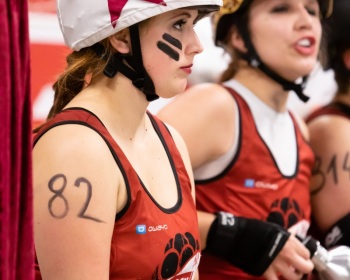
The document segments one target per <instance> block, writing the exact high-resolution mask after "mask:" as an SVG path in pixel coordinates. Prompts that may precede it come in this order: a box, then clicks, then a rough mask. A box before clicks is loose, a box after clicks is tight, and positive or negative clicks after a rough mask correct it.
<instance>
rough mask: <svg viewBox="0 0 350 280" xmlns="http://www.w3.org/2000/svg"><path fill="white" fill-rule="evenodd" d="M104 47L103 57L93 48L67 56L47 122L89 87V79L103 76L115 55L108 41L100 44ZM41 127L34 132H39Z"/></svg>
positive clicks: (54, 85) (55, 88) (55, 89)
mask: <svg viewBox="0 0 350 280" xmlns="http://www.w3.org/2000/svg"><path fill="white" fill-rule="evenodd" d="M100 44H101V45H102V46H103V47H104V50H105V51H104V53H103V54H102V55H100V54H97V53H96V52H95V51H94V50H93V48H92V47H88V48H84V49H81V50H80V51H73V52H72V53H70V54H69V55H68V56H67V59H66V61H67V67H66V69H65V70H64V72H63V73H62V74H61V75H60V76H59V77H58V79H57V81H56V82H55V83H54V84H53V90H54V92H55V96H54V102H53V105H52V107H51V109H50V112H49V114H48V116H47V120H48V119H50V118H52V117H54V116H55V115H56V114H57V113H59V112H60V111H62V109H63V108H64V107H65V106H66V105H67V104H68V103H69V102H70V101H71V100H72V99H73V98H74V97H75V96H76V95H77V94H78V93H79V92H80V91H81V90H82V89H83V88H84V87H86V86H87V85H88V81H87V80H88V78H89V80H90V79H93V78H94V77H96V76H97V75H99V74H101V73H102V72H103V70H104V68H105V67H106V65H107V63H108V61H109V60H110V59H111V57H112V55H113V50H114V49H113V47H112V46H111V45H110V43H109V40H108V39H104V40H103V41H101V42H100ZM40 128H41V126H39V127H37V128H35V129H34V130H33V132H38V131H39V129H40Z"/></svg>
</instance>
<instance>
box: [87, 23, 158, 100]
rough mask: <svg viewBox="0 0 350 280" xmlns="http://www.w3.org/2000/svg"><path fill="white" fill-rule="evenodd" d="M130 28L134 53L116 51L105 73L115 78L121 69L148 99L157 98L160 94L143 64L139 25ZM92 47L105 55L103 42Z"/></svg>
mask: <svg viewBox="0 0 350 280" xmlns="http://www.w3.org/2000/svg"><path fill="white" fill-rule="evenodd" d="M129 30H130V38H131V47H132V54H131V55H122V54H120V53H115V54H114V55H113V56H112V58H111V59H110V60H109V61H108V63H107V65H106V67H105V69H104V71H103V73H104V74H105V75H106V76H107V77H109V78H113V77H114V76H115V75H116V74H117V73H118V71H119V72H120V73H122V74H123V75H124V76H125V77H127V78H129V79H130V80H131V81H132V84H133V85H134V86H135V87H136V88H138V89H139V90H140V91H142V92H143V93H144V94H145V96H146V98H147V100H148V101H153V100H156V99H158V98H159V96H158V95H157V94H156V93H155V87H154V84H153V81H152V79H151V78H150V76H149V75H148V73H147V71H146V69H145V67H144V66H143V60H142V53H141V44H140V35H139V28H138V25H137V24H135V25H132V26H130V27H129ZM92 49H93V50H94V52H95V53H96V54H97V55H99V56H101V57H103V54H104V51H105V50H104V47H103V46H102V45H101V44H99V43H96V44H95V45H93V46H92ZM125 61H126V62H127V64H126V63H125Z"/></svg>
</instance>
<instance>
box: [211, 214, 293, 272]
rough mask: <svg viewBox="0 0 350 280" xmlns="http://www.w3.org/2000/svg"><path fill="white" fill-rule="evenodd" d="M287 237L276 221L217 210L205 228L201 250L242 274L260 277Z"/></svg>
mask: <svg viewBox="0 0 350 280" xmlns="http://www.w3.org/2000/svg"><path fill="white" fill-rule="evenodd" d="M289 236H290V234H289V233H288V232H287V231H286V230H285V229H283V228H282V227H280V226H278V225H276V224H272V223H269V222H265V221H260V220H255V219H248V218H243V217H235V216H233V215H232V214H230V213H225V212H218V213H217V217H216V219H215V220H214V222H213V223H212V225H211V227H210V229H209V233H208V237H207V246H206V249H205V251H206V252H208V253H210V254H213V255H216V256H218V257H221V258H223V259H225V260H226V261H228V262H229V263H231V264H232V265H234V266H237V267H238V268H240V269H242V270H243V271H245V272H246V273H249V274H251V275H255V276H261V275H262V274H263V273H264V272H265V270H266V269H267V268H268V267H269V266H270V264H271V262H272V261H273V260H274V259H275V257H276V256H277V255H278V253H279V252H280V251H281V250H282V248H283V246H284V244H285V243H286V241H287V239H288V238H289Z"/></svg>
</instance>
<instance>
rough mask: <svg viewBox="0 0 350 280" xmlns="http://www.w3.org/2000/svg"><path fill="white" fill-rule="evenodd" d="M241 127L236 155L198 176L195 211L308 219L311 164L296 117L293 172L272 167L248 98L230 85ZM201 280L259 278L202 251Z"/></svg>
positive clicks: (289, 222) (288, 222)
mask: <svg viewBox="0 0 350 280" xmlns="http://www.w3.org/2000/svg"><path fill="white" fill-rule="evenodd" d="M227 90H228V91H229V92H230V93H231V94H232V96H233V97H234V99H235V100H236V103H237V107H238V111H239V120H240V124H239V127H240V130H239V139H238V148H237V152H236V155H235V156H234V158H233V159H232V161H231V162H230V164H229V165H228V166H227V167H226V168H225V169H224V171H222V172H221V173H220V174H219V175H217V176H215V177H214V178H210V179H206V180H200V181H197V180H196V200H197V209H198V210H200V211H205V212H209V213H215V212H217V211H225V212H229V213H232V214H234V215H236V216H242V217H247V218H255V219H259V220H264V221H269V222H274V223H277V224H279V225H281V226H283V227H284V228H286V229H287V228H290V227H291V226H293V225H295V224H296V223H298V222H307V224H308V225H309V221H310V211H311V207H310V195H309V180H310V176H311V170H312V166H313V162H314V156H313V153H312V150H311V148H310V146H309V145H308V144H307V143H306V141H305V140H304V138H303V136H302V134H301V132H300V130H299V128H298V125H297V123H296V121H295V120H294V118H293V117H292V115H291V117H292V121H293V124H294V129H295V136H296V143H297V151H298V156H297V165H296V169H295V172H294V174H292V175H291V176H285V175H283V174H282V173H281V171H280V169H279V168H278V166H277V165H276V161H275V159H274V158H273V156H272V153H271V151H270V150H269V148H268V146H267V145H266V143H265V142H264V140H263V139H262V138H261V136H260V134H259V132H258V130H257V127H256V124H255V122H254V118H253V115H252V112H251V110H250V108H249V106H248V104H247V102H246V101H245V100H244V99H243V98H242V97H241V96H240V95H239V94H238V93H236V92H235V91H234V90H233V89H231V88H227ZM199 273H200V279H201V280H209V279H210V280H223V279H261V278H259V277H254V276H251V275H248V274H246V273H244V272H243V271H242V270H240V269H238V268H236V267H234V266H232V265H231V264H229V263H228V262H226V261H224V260H223V259H220V258H217V257H215V256H213V255H210V254H207V253H205V251H204V252H203V256H202V259H201V263H200V266H199Z"/></svg>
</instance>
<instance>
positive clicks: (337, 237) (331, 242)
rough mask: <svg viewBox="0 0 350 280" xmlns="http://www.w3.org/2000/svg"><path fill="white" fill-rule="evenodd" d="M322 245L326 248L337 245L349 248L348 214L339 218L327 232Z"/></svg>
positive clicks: (349, 215)
mask: <svg viewBox="0 0 350 280" xmlns="http://www.w3.org/2000/svg"><path fill="white" fill-rule="evenodd" d="M324 245H325V247H326V248H331V247H334V246H339V245H345V246H348V247H350V213H348V214H347V215H345V216H344V217H343V218H341V219H340V220H339V221H338V222H337V223H336V224H334V225H333V226H332V227H331V228H330V229H329V230H328V231H327V233H326V235H325V239H324Z"/></svg>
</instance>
